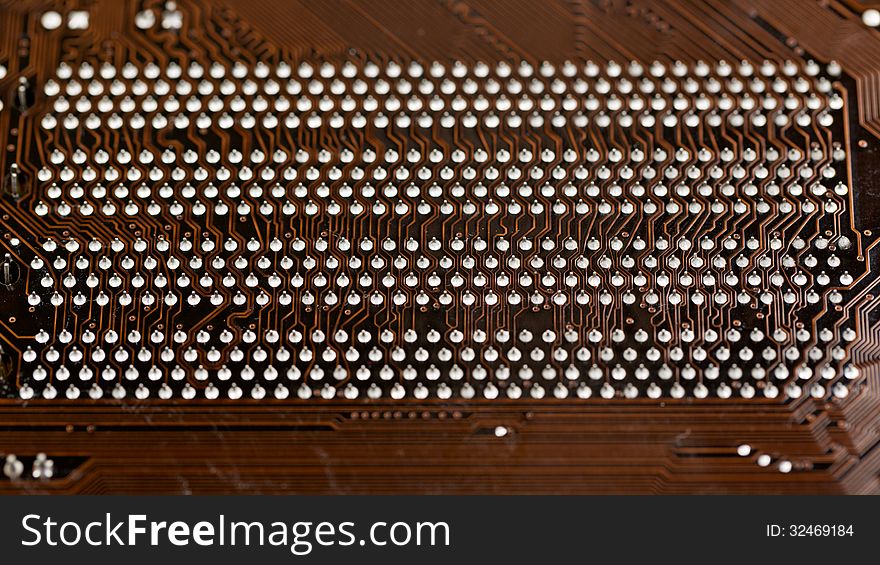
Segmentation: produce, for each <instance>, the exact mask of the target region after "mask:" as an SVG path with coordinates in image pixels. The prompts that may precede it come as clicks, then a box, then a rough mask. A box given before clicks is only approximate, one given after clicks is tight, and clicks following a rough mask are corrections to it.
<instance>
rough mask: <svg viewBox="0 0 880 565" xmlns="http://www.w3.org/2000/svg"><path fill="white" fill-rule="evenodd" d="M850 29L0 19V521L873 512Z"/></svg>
mask: <svg viewBox="0 0 880 565" xmlns="http://www.w3.org/2000/svg"><path fill="white" fill-rule="evenodd" d="M878 9H880V4H878V5H877V6H872V5H871V3H859V2H855V1H840V2H838V1H814V0H728V1H722V0H683V1H679V2H675V1H672V0H668V1H653V2H652V1H646V0H541V1H526V0H504V1H502V0H430V1H429V0H419V1H413V2H399V1H390V0H370V1H361V0H348V1H343V0H314V1H305V0H222V1H216V2H210V1H207V0H192V1H178V2H174V1H161V0H58V1H49V0H15V1H0V185H2V193H0V218H2V219H0V455H2V463H3V472H2V474H0V493H211V492H221V493H243V492H249V493H272V492H285V493H614V492H620V493H682V492H685V493H707V492H716V493H717V492H721V493H796V492H797V493H880V296H878V290H880V278H878V272H880V267H878V261H880V251H878V249H880V246H878V244H877V243H878V239H880V205H878V203H877V202H878V199H880V140H878V136H880V11H878Z"/></svg>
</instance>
